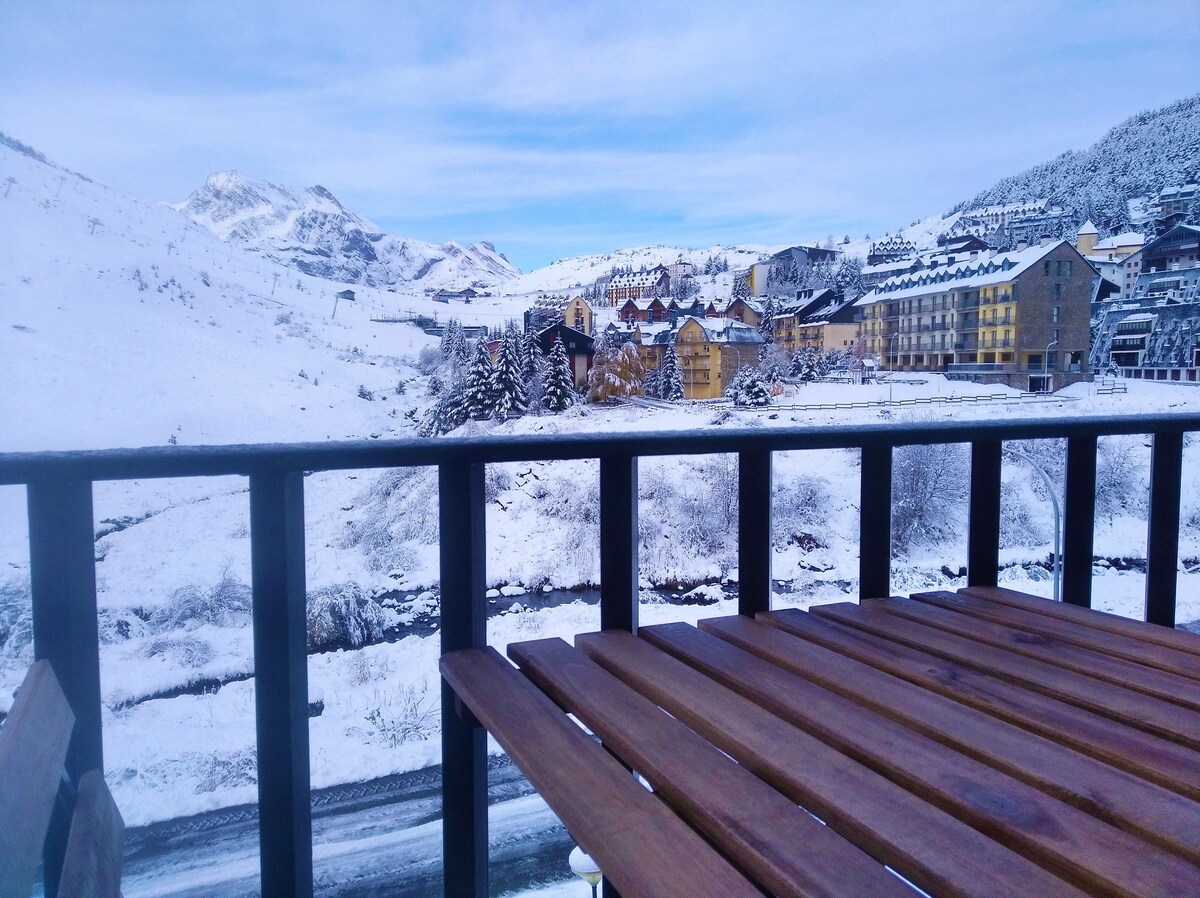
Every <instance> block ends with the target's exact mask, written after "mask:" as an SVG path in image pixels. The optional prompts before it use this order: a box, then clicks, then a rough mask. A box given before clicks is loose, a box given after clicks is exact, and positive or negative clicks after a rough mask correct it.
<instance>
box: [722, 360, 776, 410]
mask: <svg viewBox="0 0 1200 898" xmlns="http://www.w3.org/2000/svg"><path fill="white" fill-rule="evenodd" d="M725 395H726V396H727V397H729V398H730V399H732V400H733V404H734V405H737V406H742V407H749V408H756V407H761V406H764V405H770V404H771V385H770V384H768V383H767V379H766V377H764V376H763V373H762V372H761V371H759V370H758V369H757V368H751V367H750V366H749V365H747V366H746V367H745V368H742V369H741V370H740V371H738V373H737V374H735V375H734V376H733V379H732V380H730V381H729V386H727V387H726V388H725Z"/></svg>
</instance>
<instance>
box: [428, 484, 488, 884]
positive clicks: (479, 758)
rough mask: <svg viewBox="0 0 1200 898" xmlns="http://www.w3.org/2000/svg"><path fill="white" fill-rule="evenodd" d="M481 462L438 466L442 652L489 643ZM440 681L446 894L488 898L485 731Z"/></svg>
mask: <svg viewBox="0 0 1200 898" xmlns="http://www.w3.org/2000/svg"><path fill="white" fill-rule="evenodd" d="M483 475H484V466H483V465H481V464H466V463H454V464H444V465H440V466H439V467H438V506H439V536H438V540H439V554H440V560H441V594H442V615H441V625H442V636H441V649H442V654H443V655H444V654H446V653H448V652H456V651H458V650H460V649H467V648H476V647H479V646H484V645H487V601H486V596H485V593H486V591H487V556H486V555H485V552H484V547H485V540H486V532H487V528H486V524H485V521H484V498H483ZM454 706H455V702H454V692H453V690H451V689H450V687H449V686H448V685H447V683H446V681H445V680H442V869H443V876H444V885H443V889H444V894H445V895H446V898H487V894H488V819H487V733H486V732H485V731H484V730H483V729H482V728H480V727H477V726H472V725H471V724H470V723H468V722H467V721H465V720H463V718H462V717H460V716H459V715H458V714H457V713H456V712H455V707H454Z"/></svg>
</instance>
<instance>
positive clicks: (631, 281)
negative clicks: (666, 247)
mask: <svg viewBox="0 0 1200 898" xmlns="http://www.w3.org/2000/svg"><path fill="white" fill-rule="evenodd" d="M666 274H667V270H666V269H665V268H663V267H662V266H661V265H659V266H658V267H656V268H651V269H650V270H649V271H635V272H634V273H633V274H618V275H614V276H613V279H612V280H611V281H609V282H608V286H609V289H611V290H621V289H628V288H632V287H653V286H654V285H655V284H657V283H658V282H659V281H661V280H662V278H663V275H666Z"/></svg>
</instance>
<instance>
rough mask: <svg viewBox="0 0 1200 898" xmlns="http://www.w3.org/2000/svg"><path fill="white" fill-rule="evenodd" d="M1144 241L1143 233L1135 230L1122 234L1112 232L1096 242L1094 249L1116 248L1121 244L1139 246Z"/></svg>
mask: <svg viewBox="0 0 1200 898" xmlns="http://www.w3.org/2000/svg"><path fill="white" fill-rule="evenodd" d="M1080 233H1082V232H1080ZM1145 242H1146V235H1145V234H1139V233H1138V232H1137V231H1126V232H1125V233H1124V234H1114V235H1113V236H1111V237H1105V238H1104V239H1103V240H1101V241H1099V242H1098V243H1097V244H1096V246H1095V249H1097V250H1101V249H1118V248H1119V247H1122V246H1141V245H1142V244H1144V243H1145Z"/></svg>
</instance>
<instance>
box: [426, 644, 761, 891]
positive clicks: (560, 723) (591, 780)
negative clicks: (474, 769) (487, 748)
mask: <svg viewBox="0 0 1200 898" xmlns="http://www.w3.org/2000/svg"><path fill="white" fill-rule="evenodd" d="M440 666H441V671H442V676H443V677H444V678H445V679H446V682H447V683H449V685H450V687H451V688H452V689H453V690H454V693H455V695H456V696H457V697H458V698H459V699H460V700H461V701H462V702H463V703H464V704H465V705H466V706H467V707H468V708H469V709H470V711H471V713H472V714H474V715H475V717H476V718H477V719H478V720H479V722H480V723H482V724H483V726H484V727H485V728H486V729H487V731H488V732H489V733H491V734H492V735H493V736H495V737H496V740H497V741H498V742H499V743H500V744H501V745H502V746H503V747H504V750H505V751H507V752H508V754H509V757H511V758H512V759H513V761H514V762H515V763H516V765H517V766H518V767H519V768H520V769H521V771H522V772H523V773H524V774H525V775H526V776H527V777H528V778H529V781H530V782H531V783H533V785H534V788H536V789H537V790H538V792H539V793H541V795H542V797H543V798H544V799H545V800H546V803H547V804H549V805H550V807H551V809H553V811H554V812H555V813H556V814H558V816H559V818H560V819H561V820H562V821H563V823H564V824H566V826H567V828H568V829H569V830H570V831H571V835H572V836H573V837H574V838H575V840H576V841H577V842H578V843H579V844H580V846H581V847H582V848H583V849H584V851H586V852H587V853H588V854H590V855H591V856H592V857H593V858H595V860H596V863H598V864H599V865H600V869H601V870H603V871H604V875H605V878H606V879H609V880H611V881H612V882H613V884H614V885H615V886H616V887H617V889H618V890H620V892H621V894H622V895H623V896H625V898H637V896H645V898H658V896H663V898H676V896H677V898H695V896H696V895H706V894H712V895H731V896H756V898H758V896H761V894H762V893H761V892H760V891H759V890H758V889H757V888H755V887H754V886H753V885H752V884H751V883H750V882H749V881H748V880H747V879H746V878H745V877H744V876H742V875H741V874H740V873H738V872H737V871H736V870H734V869H733V867H731V866H730V865H729V863H728V862H727V861H725V860H724V859H723V858H722V857H721V856H720V855H719V854H717V852H716V851H714V850H713V849H712V848H710V847H709V846H708V845H707V844H706V843H705V842H704V840H703V839H701V838H700V836H698V835H697V834H696V833H695V832H694V831H693V830H692V829H690V828H689V827H688V825H687V824H686V823H684V822H683V821H682V820H680V819H679V817H677V816H676V815H675V814H674V813H673V812H672V811H671V810H670V808H668V807H667V805H665V804H664V803H663V802H662V801H660V800H659V799H658V798H656V797H655V796H654V795H653V794H652V793H651V792H649V791H647V790H646V789H644V788H643V787H642V786H641V785H640V784H639V783H638V782H637V780H635V779H634V778H633V777H632V776H630V775H629V772H628V771H627V770H626V769H625V768H624V767H622V766H621V765H620V763H618V762H617V761H616V760H615V759H614V758H613V757H612V756H611V755H609V754H608V752H606V751H605V750H604V749H603V748H601V747H600V746H599V745H598V744H597V743H596V742H595V741H594V740H592V739H590V738H589V737H588V736H586V735H585V734H584V732H583V730H581V729H580V728H579V727H578V726H577V725H576V724H574V723H572V722H571V720H570V719H569V718H568V717H567V716H566V715H565V714H564V713H562V711H560V710H559V709H558V708H557V707H556V706H555V705H554V704H553V702H551V701H550V699H548V698H546V696H544V695H543V694H542V693H541V692H539V691H538V690H537V688H536V687H535V686H533V684H532V683H530V682H529V681H528V680H527V679H525V677H523V676H521V674H520V673H518V672H517V670H516V668H514V667H513V666H512V665H511V664H509V663H508V662H507V661H505V660H504V659H503V658H502V657H501V656H500V655H499V653H498V652H496V650H495V649H492V648H473V649H464V650H462V651H459V652H452V653H451V654H448V655H443V656H442V659H441V665H440ZM448 862H451V863H452V862H453V859H448Z"/></svg>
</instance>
